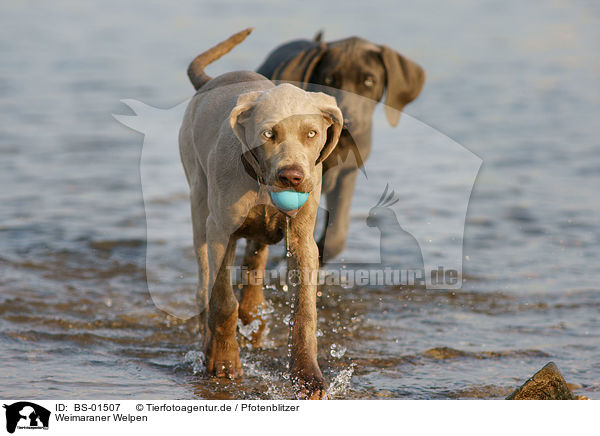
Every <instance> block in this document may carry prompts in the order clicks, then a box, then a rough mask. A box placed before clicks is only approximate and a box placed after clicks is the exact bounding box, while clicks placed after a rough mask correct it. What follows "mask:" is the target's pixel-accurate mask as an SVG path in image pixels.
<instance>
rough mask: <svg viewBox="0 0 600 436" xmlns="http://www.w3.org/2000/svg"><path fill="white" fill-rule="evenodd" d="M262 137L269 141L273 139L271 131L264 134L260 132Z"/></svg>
mask: <svg viewBox="0 0 600 436" xmlns="http://www.w3.org/2000/svg"><path fill="white" fill-rule="evenodd" d="M262 135H263V136H264V137H265V138H267V139H271V138H272V137H273V131H272V130H265V131H264V132H262Z"/></svg>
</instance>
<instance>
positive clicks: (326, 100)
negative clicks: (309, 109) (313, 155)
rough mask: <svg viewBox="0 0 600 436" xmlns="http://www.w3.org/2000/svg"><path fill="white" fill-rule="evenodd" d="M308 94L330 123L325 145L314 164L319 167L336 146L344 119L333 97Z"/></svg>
mask: <svg viewBox="0 0 600 436" xmlns="http://www.w3.org/2000/svg"><path fill="white" fill-rule="evenodd" d="M309 94H310V97H311V98H312V99H313V101H314V102H315V105H316V106H317V107H318V108H319V110H320V111H321V113H322V114H323V116H324V117H325V118H326V119H327V120H328V121H329V122H330V123H331V124H330V125H329V128H328V129H327V140H326V141H325V145H324V146H323V148H322V149H321V154H319V158H318V159H317V161H316V162H315V165H319V164H320V163H321V162H323V161H324V160H325V159H327V156H329V154H330V153H331V152H332V151H333V149H334V148H335V146H336V145H337V143H338V140H339V139H340V134H341V133H342V126H343V125H344V118H343V117H342V111H341V110H340V108H339V107H338V106H337V103H336V102H335V98H334V97H332V96H330V95H327V94H324V93H322V92H311V93H309Z"/></svg>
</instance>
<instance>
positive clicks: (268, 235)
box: [234, 204, 285, 245]
mask: <svg viewBox="0 0 600 436" xmlns="http://www.w3.org/2000/svg"><path fill="white" fill-rule="evenodd" d="M284 229H285V216H284V215H283V214H282V213H281V212H279V211H278V210H277V209H275V208H274V207H273V206H270V205H266V204H259V205H256V206H254V207H253V208H252V209H251V210H250V213H249V214H248V216H247V217H246V219H245V220H244V223H243V224H242V225H241V226H240V228H239V229H238V230H237V231H236V232H235V234H234V235H235V236H237V237H240V238H247V239H252V240H254V241H258V242H261V243H263V244H269V245H272V244H276V243H278V242H279V241H281V239H282V238H283V235H284Z"/></svg>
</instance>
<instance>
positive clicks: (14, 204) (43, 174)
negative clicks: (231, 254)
mask: <svg viewBox="0 0 600 436" xmlns="http://www.w3.org/2000/svg"><path fill="white" fill-rule="evenodd" d="M389 7H390V6H389V5H388V4H384V3H383V2H381V3H379V2H370V3H369V4H362V5H355V6H348V5H345V6H344V7H339V5H334V4H331V5H329V4H328V5H324V4H321V3H319V4H318V5H317V4H316V3H315V4H311V3H310V2H309V3H306V2H305V3H303V6H302V8H299V9H297V10H295V11H294V13H293V14H291V13H290V7H289V6H284V5H282V4H278V3H273V4H269V3H260V4H258V5H252V6H250V5H248V4H247V3H245V2H237V4H234V5H228V6H227V7H225V6H224V5H221V4H220V3H208V4H204V5H200V4H197V3H195V2H178V3H177V5H169V6H168V7H167V5H166V4H165V5H161V4H148V3H147V2H138V3H137V4H136V3H128V4H127V6H124V5H123V4H121V3H119V2H110V1H109V2H103V3H102V7H100V6H98V5H92V4H87V5H81V4H79V3H76V2H68V1H65V2H53V3H52V4H51V5H50V4H36V5H35V7H34V6H32V5H29V4H27V3H23V2H13V1H7V2H3V3H2V5H1V6H0V16H1V17H2V26H0V33H1V36H2V37H1V38H0V53H1V55H2V62H1V63H0V113H1V116H2V123H1V124H0V152H1V156H2V158H1V160H0V204H1V205H2V206H1V207H0V247H1V251H0V271H1V274H0V314H1V317H0V345H1V346H0V359H1V360H2V362H3V365H2V371H1V372H0V396H2V397H8V398H26V397H29V398H82V399H85V398H172V399H188V398H218V399H224V398H293V392H292V389H291V387H290V385H289V380H288V378H287V374H286V370H285V363H286V362H285V360H286V359H285V355H286V347H287V333H288V326H287V324H286V322H285V320H286V317H287V315H288V314H289V304H288V303H287V299H288V296H287V293H284V292H282V290H281V289H280V288H278V287H270V288H268V289H267V290H266V295H267V298H268V299H269V301H270V305H271V306H272V308H273V310H272V312H271V313H269V314H267V315H265V316H267V317H268V319H269V326H270V333H269V341H268V342H267V347H266V349H264V350H254V349H251V348H250V347H249V346H248V345H246V344H245V345H244V346H243V348H242V351H241V357H242V361H243V365H244V370H245V376H244V377H243V379H241V380H240V381H235V382H231V381H224V380H216V379H212V378H208V377H206V376H205V375H203V373H202V367H203V356H202V355H201V354H199V353H198V351H199V345H200V340H199V338H198V337H197V336H196V335H195V334H194V329H195V318H189V319H186V320H183V319H182V318H178V317H175V316H172V315H169V314H167V313H165V312H163V311H160V310H158V309H157V308H156V306H155V305H154V302H153V300H152V299H151V296H150V293H149V291H148V285H147V283H146V279H147V276H148V275H152V276H153V277H148V278H149V279H150V280H155V278H154V275H156V276H157V277H158V279H157V280H160V281H161V283H162V285H161V286H162V287H163V288H164V293H165V294H164V297H165V298H166V299H168V300H169V304H170V305H171V307H175V308H178V309H180V310H182V311H184V312H185V311H186V310H189V311H190V313H192V312H193V309H191V308H189V301H188V300H189V299H187V297H185V296H186V295H188V294H189V292H190V290H191V292H193V283H194V280H195V279H194V277H193V272H194V267H193V256H192V251H191V235H190V234H188V232H187V231H185V230H184V229H185V228H186V227H185V225H184V223H185V222H186V220H187V219H188V211H189V209H188V207H189V206H188V204H187V199H186V193H185V192H176V193H173V192H172V190H171V188H172V186H170V185H169V184H168V183H166V184H163V189H162V191H159V192H156V193H155V197H154V200H153V201H154V202H153V206H154V208H155V209H154V210H157V211H158V212H160V213H161V214H162V216H163V217H165V219H168V221H169V222H170V223H172V226H171V227H170V228H169V234H168V237H166V238H164V240H162V241H158V242H157V241H153V242H152V243H155V242H156V243H160V244H162V245H160V247H162V249H164V253H165V255H164V256H162V257H160V258H159V259H160V262H158V267H157V268H156V269H153V270H152V271H149V272H147V271H146V252H147V244H146V241H147V235H146V221H145V210H144V204H143V201H142V190H141V184H140V169H139V161H140V154H141V147H142V137H141V136H140V135H139V134H136V133H134V132H133V131H131V130H129V129H127V128H125V127H123V126H122V125H120V124H118V123H117V122H115V121H114V119H113V118H112V117H111V114H112V113H128V109H127V108H125V107H124V106H123V105H121V104H120V103H119V100H121V99H124V98H132V99H136V100H140V101H143V102H145V103H147V104H149V105H152V106H155V107H160V108H169V107H172V106H175V105H177V104H178V103H180V102H182V101H183V100H185V99H186V98H188V97H189V96H190V95H191V92H192V89H191V86H190V85H189V83H188V82H187V79H186V77H185V71H186V68H187V64H188V62H189V60H190V59H192V58H193V57H194V56H195V55H196V54H197V53H198V52H199V51H201V50H203V49H205V48H206V47H208V46H209V45H211V44H213V43H215V42H217V41H219V40H221V39H222V38H224V37H226V36H228V35H229V34H230V33H233V32H234V31H237V30H239V29H242V28H244V27H247V26H248V25H254V26H256V29H257V30H256V31H255V32H254V33H253V34H252V35H251V36H250V37H249V39H248V40H247V41H246V42H244V45H243V46H241V47H239V48H237V49H236V50H234V51H233V52H232V53H230V54H229V55H227V56H226V57H225V58H223V59H222V60H221V61H219V63H218V64H215V65H214V66H212V67H211V68H210V69H209V72H212V73H213V74H218V73H220V72H225V71H230V70H235V69H253V68H256V67H257V66H258V65H259V64H260V62H261V61H262V59H263V58H264V56H265V55H266V53H267V52H268V51H269V50H270V49H272V48H273V47H274V46H275V45H277V44H278V43H280V42H282V41H284V40H287V39H291V38H295V37H299V36H310V35H312V34H313V33H315V32H316V31H317V30H318V29H320V28H323V29H325V37H326V38H327V39H335V38H341V37H345V36H348V35H349V34H351V33H352V34H359V35H361V36H363V37H365V38H368V39H371V40H373V41H375V42H378V43H385V44H387V45H389V46H391V47H394V48H397V49H399V50H401V51H402V52H403V53H405V54H406V55H408V56H409V57H412V58H414V59H416V60H418V61H419V62H420V63H421V64H422V65H423V66H424V67H425V68H426V70H427V73H428V82H427V85H426V87H425V90H424V91H423V93H422V95H421V96H420V97H419V99H418V100H417V102H415V103H414V104H412V105H410V106H409V107H408V108H407V111H406V112H407V113H408V114H410V115H411V116H412V117H414V119H413V121H414V120H420V122H423V123H426V124H427V125H429V126H432V127H433V128H435V129H437V130H438V131H440V132H443V133H444V134H446V135H448V136H449V137H451V138H452V139H454V140H455V141H457V142H458V143H460V144H462V145H463V146H465V147H467V148H468V149H470V150H471V151H473V152H474V153H475V154H477V155H478V156H479V157H481V158H482V160H483V166H482V168H481V171H480V172H479V175H478V178H477V182H476V184H475V187H474V190H473V195H472V198H471V202H470V205H469V210H468V214H467V224H466V226H465V242H464V252H463V255H464V267H465V271H464V272H465V277H466V282H465V284H464V286H463V289H462V290H454V291H425V290H422V289H406V288H381V287H379V288H377V287H375V288H365V287H362V288H361V287H353V286H350V287H348V286H343V287H342V286H337V287H336V286H331V287H325V288H323V289H320V291H319V299H318V307H319V315H318V316H319V331H320V332H321V335H320V336H319V338H318V339H319V361H320V363H321V367H322V369H323V373H324V376H325V377H326V378H327V380H328V381H329V382H330V385H331V387H330V391H329V393H330V395H331V396H332V397H333V398H413V399H434V398H435V399H440V398H449V399H455V398H502V397H504V396H505V395H507V394H508V393H510V391H511V390H512V389H513V388H514V387H516V386H517V385H519V384H520V383H521V382H522V381H524V380H525V379H526V378H527V377H529V376H530V375H531V374H532V373H533V372H534V371H536V370H537V369H539V368H541V367H542V366H543V365H544V364H545V363H547V362H548V361H550V360H552V361H555V362H556V363H557V365H558V366H559V368H560V369H561V370H562V372H563V373H564V375H565V378H566V379H567V380H568V381H569V382H571V383H574V384H575V388H576V391H577V393H580V394H584V395H586V396H588V397H590V398H595V399H600V345H599V344H600V321H599V319H600V317H599V314H600V295H599V293H598V289H599V287H598V283H597V280H598V277H599V275H600V274H599V273H600V271H599V269H600V262H599V258H600V252H599V249H598V244H599V243H600V231H599V229H598V221H599V217H600V202H599V201H598V191H599V188H600V171H599V168H600V153H598V152H599V151H600V144H599V142H598V133H599V132H598V124H597V119H598V115H599V113H598V108H599V107H600V105H599V103H600V95H599V92H600V86H598V85H599V79H600V66H599V64H598V62H597V56H595V54H596V53H597V49H598V47H597V44H598V43H597V41H599V40H600V38H599V36H600V35H599V34H598V33H599V31H598V29H600V26H598V20H599V16H600V10H599V8H598V6H597V5H596V4H594V3H593V2H578V3H573V4H571V3H562V2H557V3H554V4H548V3H547V2H542V1H539V2H538V1H534V2H528V3H526V4H524V3H522V2H520V3H517V2H514V3H508V4H507V3H506V2H486V3H481V2H475V1H465V2H462V3H461V5H460V6H456V5H451V4H449V3H448V4H446V3H443V2H439V3H438V2H424V3H423V2H421V3H419V5H418V6H417V5H403V6H402V7H396V8H397V9H395V10H392V11H390V10H388V9H387V8H389ZM316 11H319V13H316ZM432 11H435V13H433V12H432ZM292 16H293V18H290V17H292ZM416 122H417V121H414V122H412V121H411V118H409V117H405V119H404V120H403V121H402V122H401V126H400V127H399V128H398V129H392V128H390V127H389V126H387V124H386V121H385V117H384V115H383V113H382V111H381V110H380V109H379V110H378V111H377V112H376V116H375V142H374V144H375V146H374V153H373V154H372V156H371V157H370V159H369V165H370V167H371V168H375V169H376V170H374V171H373V172H371V173H370V175H372V177H373V178H376V177H379V178H380V180H381V182H382V183H383V184H382V185H379V186H380V187H381V189H382V188H383V186H385V183H386V181H387V180H388V179H390V178H393V177H395V176H396V174H397V173H407V174H410V171H409V168H404V171H403V162H405V161H403V160H402V159H403V155H404V154H405V153H406V150H407V149H410V147H413V148H414V147H416V145H415V143H414V142H411V137H410V136H406V135H408V134H410V131H411V130H410V128H411V126H413V127H414V126H415V125H416V124H415V123H416ZM405 134H406V135H405ZM402 135H404V136H402ZM398 137H402V138H406V140H405V143H404V144H401V145H402V147H405V148H402V147H399V146H398V144H397V140H398ZM403 153H404V154H403ZM159 158H160V156H159ZM453 164H457V162H454V163H453ZM156 165H157V167H160V159H158V161H157V164H156ZM169 168H171V167H169ZM175 170H176V166H173V167H172V168H171V169H170V170H169V171H175ZM407 183H410V180H409V181H407ZM407 186H410V185H407ZM395 188H396V190H397V191H398V190H399V189H401V187H398V186H395ZM381 189H379V188H378V190H377V191H375V190H374V188H373V190H371V188H369V187H368V186H367V185H359V187H358V188H357V192H356V196H355V199H354V203H353V209H352V223H351V227H352V228H351V234H352V238H350V239H349V241H348V247H347V250H346V251H345V253H344V254H343V256H342V257H343V258H344V260H347V261H349V262H355V261H370V260H371V259H374V258H377V256H378V255H379V251H378V250H379V246H378V234H377V233H376V229H366V228H365V225H364V222H365V218H366V217H367V215H368V212H369V210H370V208H371V207H372V206H373V205H374V204H375V203H376V201H377V199H378V198H379V196H380V194H381ZM161 194H162V196H161ZM448 195H450V196H452V195H453V192H452V188H451V187H449V188H448ZM399 204H401V205H402V206H403V209H402V210H403V212H402V214H403V216H402V219H404V220H405V221H406V222H409V223H412V224H413V225H414V226H415V227H418V226H419V225H421V224H420V223H423V222H425V221H427V220H428V219H429V218H430V217H433V216H443V214H444V213H448V210H447V207H445V206H447V205H445V204H443V203H439V204H431V203H428V202H426V201H424V200H423V198H421V197H419V196H416V197H410V196H408V197H407V196H404V197H402V196H401V197H400V203H399ZM399 218H400V217H399ZM450 247H451V244H450V242H448V246H447V247H442V250H440V256H443V254H444V252H445V251H446V248H448V249H450ZM274 252H275V253H274V254H275V256H277V255H278V253H279V254H281V253H282V252H283V246H282V247H280V248H279V251H278V250H277V249H275V250H274ZM181 277H183V279H181ZM175 282H177V283H178V286H179V284H181V283H184V285H185V286H183V288H185V289H183V290H181V289H179V288H177V287H175V286H169V285H168V284H169V283H175ZM186 292H187V294H186ZM167 297H168V298H167ZM342 350H345V351H344V352H342ZM332 351H333V353H332Z"/></svg>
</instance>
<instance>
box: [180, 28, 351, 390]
mask: <svg viewBox="0 0 600 436" xmlns="http://www.w3.org/2000/svg"><path fill="white" fill-rule="evenodd" d="M248 33H249V31H244V32H240V33H239V34H236V35H234V36H233V37H231V38H230V39H228V40H227V41H224V42H223V43H221V44H218V45H217V46H215V47H213V48H212V49H210V50H208V51H207V52H205V53H203V54H201V55H199V56H198V57H197V58H196V59H195V60H194V61H193V62H192V64H191V65H190V68H189V70H188V75H189V76H190V79H191V81H192V83H193V84H194V86H195V87H196V88H197V89H199V91H198V92H197V93H196V95H195V96H194V97H193V98H192V99H191V101H190V103H189V106H188V108H187V110H186V113H185V116H184V120H183V123H182V126H181V129H180V133H179V147H180V153H181V160H182V162H183V166H184V169H185V174H186V177H187V180H188V183H189V185H190V199H191V209H192V225H193V229H194V246H195V251H196V256H197V260H198V271H199V285H198V296H199V299H198V300H199V303H200V310H201V312H202V311H203V309H206V307H207V306H208V319H207V320H206V317H204V318H205V319H204V320H203V322H202V324H203V327H204V331H205V335H204V338H205V340H206V344H205V347H206V357H207V365H206V366H207V370H208V371H209V372H210V373H213V374H215V375H217V376H221V377H230V378H234V377H238V376H240V375H241V374H242V367H241V363H240V358H239V350H238V342H237V339H236V330H237V320H238V313H239V316H240V317H242V319H248V318H249V317H253V316H254V317H258V311H259V309H260V304H261V303H262V302H264V297H263V299H262V301H257V300H256V299H254V300H253V299H252V298H255V296H254V295H253V294H252V292H253V289H255V288H250V289H248V288H247V289H245V290H244V294H243V295H244V297H243V300H242V307H240V306H239V305H238V302H237V300H236V298H235V295H234V292H233V289H232V286H231V280H230V274H229V267H231V266H232V264H233V260H234V255H235V246H236V241H237V240H238V239H239V238H246V239H247V240H248V245H249V246H253V245H259V246H265V247H266V244H273V243H277V242H278V241H280V240H281V238H282V237H283V236H284V234H285V229H286V225H285V222H286V219H285V215H284V213H282V212H281V211H280V210H278V209H277V208H276V207H274V206H273V203H272V202H271V200H270V194H269V191H274V190H294V191H296V192H303V193H309V196H308V200H307V201H306V203H305V204H304V205H303V206H302V207H301V208H299V209H298V210H297V213H296V214H295V215H294V216H293V218H291V219H290V220H289V233H288V241H289V247H290V251H291V253H292V257H291V258H289V261H288V268H289V269H292V270H297V271H298V272H299V279H300V280H299V283H298V284H297V285H296V286H294V287H293V288H294V289H292V291H293V292H295V294H296V295H295V301H294V302H293V303H294V304H293V308H294V312H293V317H292V320H291V323H290V325H291V332H290V333H291V334H290V343H291V350H292V356H291V357H292V361H291V365H290V368H291V370H292V379H293V381H294V382H295V384H296V386H297V388H298V390H299V391H300V393H301V394H302V395H303V396H306V397H308V398H323V397H324V396H325V391H326V386H327V384H326V382H325V380H324V378H323V376H322V374H321V370H320V369H319V365H318V363H317V339H316V331H317V310H316V293H317V289H316V280H315V277H316V272H317V271H318V268H319V261H318V249H317V244H316V243H315V240H314V237H313V232H314V228H315V221H316V214H317V208H318V204H319V199H320V195H321V177H322V172H323V170H322V162H323V160H324V159H326V158H327V156H328V155H329V153H330V152H331V151H332V150H333V149H334V148H335V145H336V143H337V141H338V138H339V135H340V132H341V130H342V123H343V119H342V113H341V111H340V109H339V108H338V107H337V106H336V104H335V99H334V98H333V97H331V96H328V95H326V94H323V93H314V92H306V91H303V90H301V89H300V88H297V87H295V86H293V85H290V84H282V85H279V86H275V85H274V84H273V82H271V81H270V80H268V79H266V78H265V77H264V76H261V75H260V74H257V73H254V72H250V71H238V72H233V73H227V74H223V75H222V76H219V77H216V78H214V79H211V78H210V77H209V76H207V75H206V74H205V73H204V67H205V66H206V65H207V64H208V63H210V62H212V61H214V60H216V59H218V58H219V57H220V56H222V55H223V54H225V53H227V52H228V51H229V50H230V49H231V48H233V46H235V45H236V44H238V43H239V42H241V41H242V40H243V39H244V38H245V36H247V34H248ZM264 260H265V255H264V253H263V252H261V251H260V250H257V251H256V252H254V251H251V252H250V253H248V255H247V259H246V262H247V264H248V265H249V266H250V268H249V269H250V270H251V272H252V270H256V269H260V271H261V273H262V270H264ZM256 288H260V292H261V294H260V295H261V296H262V286H261V285H259V284H257V285H256ZM249 302H250V303H252V304H250V303H249ZM204 312H206V310H204Z"/></svg>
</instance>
